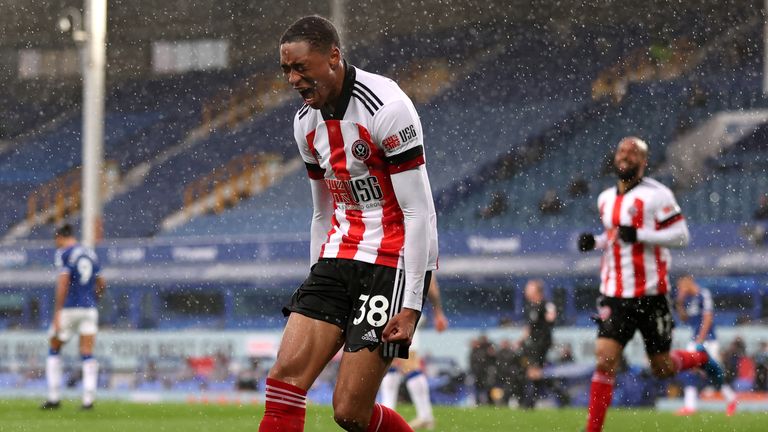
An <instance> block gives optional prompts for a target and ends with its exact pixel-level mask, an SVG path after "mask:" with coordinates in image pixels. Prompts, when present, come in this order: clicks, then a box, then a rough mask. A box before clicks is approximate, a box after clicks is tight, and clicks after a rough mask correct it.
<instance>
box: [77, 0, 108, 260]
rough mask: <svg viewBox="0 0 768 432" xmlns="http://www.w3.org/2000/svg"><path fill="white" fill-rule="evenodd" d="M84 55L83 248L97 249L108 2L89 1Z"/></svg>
mask: <svg viewBox="0 0 768 432" xmlns="http://www.w3.org/2000/svg"><path fill="white" fill-rule="evenodd" d="M85 32H86V35H87V36H86V41H85V45H86V47H85V49H84V50H83V54H84V55H85V59H84V62H83V192H82V195H83V196H82V205H83V207H82V209H83V214H82V221H83V226H82V231H83V239H82V242H83V245H85V246H88V247H93V246H94V245H95V244H96V241H97V240H98V237H99V235H100V233H99V232H98V231H97V230H98V229H100V228H101V213H102V205H101V182H102V179H101V175H102V171H103V165H104V75H105V67H106V56H107V47H106V35H107V0H85Z"/></svg>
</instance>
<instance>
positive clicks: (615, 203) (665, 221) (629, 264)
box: [597, 177, 687, 298]
mask: <svg viewBox="0 0 768 432" xmlns="http://www.w3.org/2000/svg"><path fill="white" fill-rule="evenodd" d="M597 205H598V209H599V210H600V220H601V221H602V223H603V226H604V227H605V233H604V234H603V235H602V236H601V237H600V239H599V240H598V245H599V246H600V247H603V248H604V251H603V256H602V261H601V264H600V277H601V282H600V292H601V293H602V294H603V295H605V296H609V297H623V298H633V297H642V296H651V295H662V294H666V293H667V291H668V290H669V275H668V271H669V263H670V253H669V249H667V248H666V247H663V246H658V245H654V244H648V243H643V242H642V240H641V239H640V237H641V235H640V234H641V232H642V231H659V230H664V229H666V228H669V227H671V226H672V225H674V224H678V223H682V224H685V219H684V218H683V215H682V213H681V211H680V206H679V205H678V204H677V201H676V200H675V196H674V195H673V194H672V191H671V190H669V188H667V187H666V186H664V185H663V184H661V183H659V182H658V181H656V180H654V179H651V178H647V177H644V178H643V179H641V181H640V183H638V184H637V185H635V186H634V187H632V188H631V189H630V190H628V191H626V192H625V193H624V194H619V193H618V189H617V187H615V186H614V187H612V188H609V189H606V190H605V191H603V192H602V193H601V194H600V196H599V197H598V199H597ZM619 225H624V226H632V227H635V228H637V229H638V242H637V243H633V244H629V243H625V242H623V241H622V240H621V239H619V236H618V227H619ZM686 233H687V229H686ZM686 235H687V234H686Z"/></svg>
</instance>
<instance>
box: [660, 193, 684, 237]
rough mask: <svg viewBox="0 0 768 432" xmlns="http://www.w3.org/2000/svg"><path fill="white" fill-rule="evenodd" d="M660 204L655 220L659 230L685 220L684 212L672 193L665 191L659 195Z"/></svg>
mask: <svg viewBox="0 0 768 432" xmlns="http://www.w3.org/2000/svg"><path fill="white" fill-rule="evenodd" d="M658 197H659V198H658V202H657V205H656V208H655V209H654V219H655V220H656V224H657V226H658V227H659V229H663V228H666V227H668V226H670V225H672V224H673V223H675V222H677V221H679V220H681V219H683V212H682V210H681V209H680V206H679V205H678V204H677V200H675V196H674V195H673V194H672V191H670V190H668V189H664V190H663V191H662V192H660V193H659V195H658Z"/></svg>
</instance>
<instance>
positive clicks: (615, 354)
mask: <svg viewBox="0 0 768 432" xmlns="http://www.w3.org/2000/svg"><path fill="white" fill-rule="evenodd" d="M625 343H626V342H624V343H621V342H620V341H618V340H615V339H611V338H608V337H598V338H597V342H596V343H595V358H596V364H595V372H594V374H593V375H592V384H591V386H590V392H589V410H588V414H587V427H586V431H587V432H596V431H601V430H603V423H604V422H605V415H606V413H607V412H608V407H610V406H611V400H612V399H613V384H614V382H615V380H616V369H617V368H618V365H619V361H620V360H621V355H622V352H623V351H624V344H625Z"/></svg>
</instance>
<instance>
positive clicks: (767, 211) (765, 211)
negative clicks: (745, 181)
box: [754, 194, 768, 220]
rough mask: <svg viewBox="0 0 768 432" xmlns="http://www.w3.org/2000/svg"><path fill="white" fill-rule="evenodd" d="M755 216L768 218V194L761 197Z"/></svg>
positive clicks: (756, 217) (762, 218)
mask: <svg viewBox="0 0 768 432" xmlns="http://www.w3.org/2000/svg"><path fill="white" fill-rule="evenodd" d="M754 218H755V220H768V194H764V195H763V196H761V197H760V201H759V202H758V205H757V210H755V214H754Z"/></svg>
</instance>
